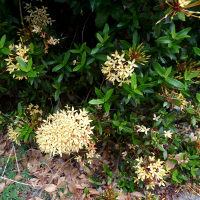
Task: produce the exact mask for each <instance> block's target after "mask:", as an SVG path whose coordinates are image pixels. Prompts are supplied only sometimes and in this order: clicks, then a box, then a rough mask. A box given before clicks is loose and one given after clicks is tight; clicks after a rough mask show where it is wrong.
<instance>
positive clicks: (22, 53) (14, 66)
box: [5, 43, 29, 80]
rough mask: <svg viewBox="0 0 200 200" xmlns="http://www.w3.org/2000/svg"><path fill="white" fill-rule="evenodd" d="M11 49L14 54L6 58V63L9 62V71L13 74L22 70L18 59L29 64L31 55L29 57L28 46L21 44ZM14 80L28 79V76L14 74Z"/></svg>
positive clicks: (10, 47)
mask: <svg viewBox="0 0 200 200" xmlns="http://www.w3.org/2000/svg"><path fill="white" fill-rule="evenodd" d="M9 49H10V50H11V52H12V53H11V54H9V55H8V58H6V59H5V61H6V62H7V71H8V72H9V73H10V74H12V73H13V72H15V71H18V70H20V68H19V63H18V62H17V60H16V58H17V57H19V58H21V59H22V60H23V61H24V62H25V63H28V58H29V55H27V52H28V51H29V48H28V47H27V46H26V45H23V44H22V43H19V44H18V45H14V44H12V45H10V46H9ZM13 78H15V79H18V80H22V79H24V78H25V79H27V76H22V75H15V74H13Z"/></svg>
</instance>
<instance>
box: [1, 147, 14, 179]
mask: <svg viewBox="0 0 200 200" xmlns="http://www.w3.org/2000/svg"><path fill="white" fill-rule="evenodd" d="M13 150H14V146H13V147H12V149H11V151H10V154H9V156H8V160H7V162H6V166H5V167H4V170H3V173H2V175H1V177H3V176H4V173H5V171H6V168H7V165H8V162H9V160H10V156H11V154H12V152H13Z"/></svg>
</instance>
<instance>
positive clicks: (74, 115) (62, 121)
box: [36, 107, 95, 157]
mask: <svg viewBox="0 0 200 200" xmlns="http://www.w3.org/2000/svg"><path fill="white" fill-rule="evenodd" d="M66 108H67V109H64V110H60V111H57V112H56V113H54V114H53V115H49V116H48V117H47V119H46V120H43V123H42V124H41V126H40V128H38V130H37V131H36V138H37V143H38V144H39V148H40V150H41V151H43V152H45V153H49V154H50V155H52V156H54V155H58V154H59V155H60V156H62V154H64V153H65V154H71V153H73V152H74V153H76V152H79V150H81V149H83V148H84V147H85V148H86V149H88V150H89V156H90V157H91V153H93V154H94V153H95V147H94V144H93V142H91V135H92V134H93V132H92V129H93V127H91V126H90V122H91V121H92V120H90V119H89V115H88V112H87V111H86V110H85V109H82V110H81V109H80V110H74V108H73V107H72V108H71V109H70V108H69V107H66Z"/></svg>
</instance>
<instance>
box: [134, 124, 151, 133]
mask: <svg viewBox="0 0 200 200" xmlns="http://www.w3.org/2000/svg"><path fill="white" fill-rule="evenodd" d="M136 127H137V131H138V132H141V133H145V135H147V134H148V131H150V128H147V127H146V126H144V125H136Z"/></svg>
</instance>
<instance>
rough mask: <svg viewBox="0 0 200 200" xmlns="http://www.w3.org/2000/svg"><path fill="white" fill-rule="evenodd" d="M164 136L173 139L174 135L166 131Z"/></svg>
mask: <svg viewBox="0 0 200 200" xmlns="http://www.w3.org/2000/svg"><path fill="white" fill-rule="evenodd" d="M164 135H165V137H167V138H172V135H173V133H172V132H171V131H170V130H168V131H164Z"/></svg>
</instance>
